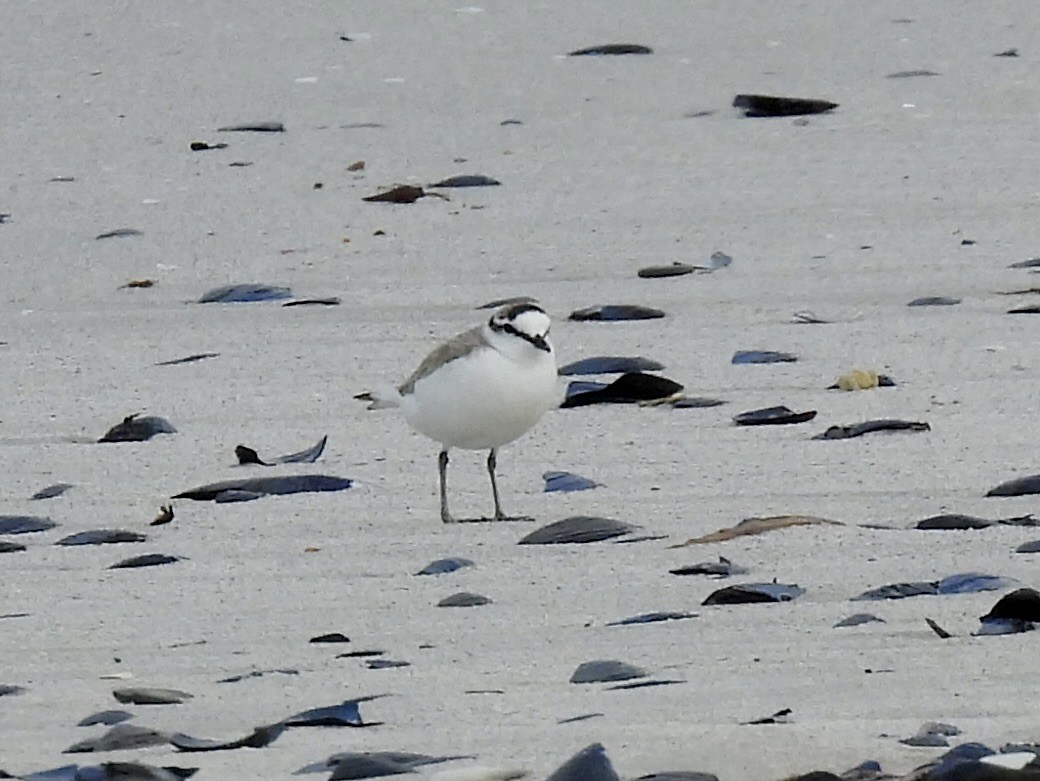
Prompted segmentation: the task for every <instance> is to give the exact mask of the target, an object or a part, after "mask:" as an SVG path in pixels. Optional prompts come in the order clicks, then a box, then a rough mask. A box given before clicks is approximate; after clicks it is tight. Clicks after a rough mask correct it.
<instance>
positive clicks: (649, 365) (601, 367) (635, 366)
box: [559, 355, 664, 377]
mask: <svg viewBox="0 0 1040 781" xmlns="http://www.w3.org/2000/svg"><path fill="white" fill-rule="evenodd" d="M663 368H664V364H661V363H658V362H657V361H652V360H650V359H649V358H642V357H636V358H625V357H621V356H615V355H601V356H596V357H593V358H582V359H581V360H580V361H574V362H572V363H568V364H567V365H566V366H561V367H560V369H559V374H560V375H561V376H563V377H569V376H572V375H576V374H577V375H583V374H628V373H630V372H655V371H660V370H661V369H663Z"/></svg>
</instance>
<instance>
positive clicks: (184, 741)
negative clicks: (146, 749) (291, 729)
mask: <svg viewBox="0 0 1040 781" xmlns="http://www.w3.org/2000/svg"><path fill="white" fill-rule="evenodd" d="M283 732H285V725H284V724H270V725H268V726H266V727H257V728H256V729H255V730H253V731H252V732H251V733H249V734H248V735H246V736H245V737H243V738H236V739H234V740H212V739H210V738H193V737H192V736H191V735H185V734H184V733H183V732H178V733H175V734H173V735H171V736H170V744H171V745H172V746H173V747H174V748H176V749H177V750H178V751H227V750H229V749H236V748H263V747H264V746H269V745H271V744H272V743H274V742H275V741H276V740H277V739H278V737H279V736H280V735H281V734H282V733H283Z"/></svg>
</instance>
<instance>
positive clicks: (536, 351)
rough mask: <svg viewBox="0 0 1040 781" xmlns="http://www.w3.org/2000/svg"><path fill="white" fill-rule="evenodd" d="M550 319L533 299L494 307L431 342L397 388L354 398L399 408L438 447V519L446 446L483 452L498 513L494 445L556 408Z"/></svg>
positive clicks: (448, 518)
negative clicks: (475, 322)
mask: <svg viewBox="0 0 1040 781" xmlns="http://www.w3.org/2000/svg"><path fill="white" fill-rule="evenodd" d="M549 325H550V323H549V316H548V315H547V314H546V313H545V310H544V309H542V308H541V307H540V306H539V305H538V304H537V303H534V302H533V301H522V302H520V303H511V304H507V305H505V306H503V307H501V308H499V309H498V310H497V311H496V312H495V313H494V314H493V315H492V316H491V318H490V319H489V320H488V321H487V322H486V323H484V324H483V325H480V326H477V327H475V328H471V329H470V330H468V331H465V332H463V333H461V334H459V335H458V336H456V337H454V338H453V339H449V340H448V341H447V342H445V343H444V344H442V345H440V346H439V347H437V348H436V349H435V350H434V351H433V352H431V353H430V354H429V355H427V356H426V358H425V359H424V360H423V362H422V363H420V364H419V368H418V369H416V370H415V371H414V372H413V373H412V375H411V376H410V377H409V378H408V379H407V380H405V381H404V382H403V383H402V384H401V385H399V386H398V387H397V388H381V389H379V390H376V391H372V392H369V393H362V394H360V395H359V396H357V398H359V399H365V400H369V401H371V402H372V403H371V404H370V405H369V409H382V408H386V407H400V408H401V410H402V411H403V412H404V416H405V419H406V420H407V421H408V423H409V424H411V426H412V427H413V428H415V429H416V430H417V431H419V432H420V433H421V434H424V435H426V436H427V437H429V438H430V439H432V440H434V441H435V442H438V443H439V444H440V446H441V451H440V455H439V456H438V459H437V465H438V469H439V472H440V495H441V520H442V521H444V522H445V523H453V522H454V521H455V518H453V517H452V515H451V513H450V512H449V511H448V485H447V475H448V451H449V450H450V449H451V448H453V447H455V448H462V449H465V450H488V451H490V452H489V453H488V458H487V469H488V475H489V476H490V477H491V493H492V495H493V497H494V500H495V517H494V520H496V521H503V520H513V519H510V518H509V517H508V516H506V515H505V513H503V512H502V504H501V502H500V501H499V495H498V484H497V482H496V480H495V465H496V459H497V456H498V449H499V448H500V447H502V446H503V445H506V444H508V443H510V442H512V441H513V440H514V439H517V438H518V437H520V436H521V435H522V434H525V433H526V432H527V431H528V430H530V429H531V428H532V427H533V426H534V425H535V424H536V423H537V422H538V421H539V420H540V419H541V417H542V415H544V414H545V413H546V412H547V411H549V410H550V409H551V408H553V407H555V406H558V405H559V403H560V401H561V398H562V394H561V393H560V391H559V383H558V374H557V371H556V354H555V352H554V351H553V347H552V344H551V343H550V342H549Z"/></svg>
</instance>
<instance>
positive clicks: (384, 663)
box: [365, 659, 412, 670]
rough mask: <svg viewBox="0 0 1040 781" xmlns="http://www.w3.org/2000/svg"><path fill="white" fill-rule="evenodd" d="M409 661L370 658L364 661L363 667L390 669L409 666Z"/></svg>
mask: <svg viewBox="0 0 1040 781" xmlns="http://www.w3.org/2000/svg"><path fill="white" fill-rule="evenodd" d="M411 666H412V663H411V662H404V661H400V660H397V659H372V660H370V661H367V662H365V667H367V668H368V669H369V670H392V669H395V668H397V667H411Z"/></svg>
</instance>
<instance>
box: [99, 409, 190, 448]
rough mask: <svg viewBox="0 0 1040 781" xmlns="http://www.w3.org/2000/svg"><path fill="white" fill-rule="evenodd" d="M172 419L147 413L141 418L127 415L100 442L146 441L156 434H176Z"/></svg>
mask: <svg viewBox="0 0 1040 781" xmlns="http://www.w3.org/2000/svg"><path fill="white" fill-rule="evenodd" d="M176 433H177V429H175V428H174V427H173V426H172V425H171V424H170V421H168V420H166V418H160V417H156V416H155V415H146V416H145V417H143V418H141V417H138V416H137V415H136V414H135V415H127V416H126V417H125V418H123V420H122V422H121V423H117V424H116V425H114V426H112V428H110V429H109V430H108V431H106V432H105V435H104V436H103V437H101V439H99V440H98V442H145V441H147V440H149V439H151V438H152V437H154V436H155V435H156V434H176Z"/></svg>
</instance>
